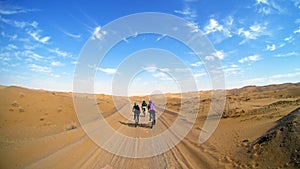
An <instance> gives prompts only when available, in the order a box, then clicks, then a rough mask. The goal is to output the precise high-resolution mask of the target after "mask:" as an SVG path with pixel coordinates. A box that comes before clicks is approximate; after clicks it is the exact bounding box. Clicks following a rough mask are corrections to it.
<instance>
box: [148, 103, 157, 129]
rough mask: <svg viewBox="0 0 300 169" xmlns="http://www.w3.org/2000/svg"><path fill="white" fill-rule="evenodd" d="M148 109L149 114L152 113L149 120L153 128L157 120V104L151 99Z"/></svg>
mask: <svg viewBox="0 0 300 169" xmlns="http://www.w3.org/2000/svg"><path fill="white" fill-rule="evenodd" d="M148 110H149V114H150V119H149V121H151V122H152V125H151V128H152V126H153V125H155V122H156V120H155V114H156V112H155V105H154V103H152V101H151V100H150V101H149V104H148Z"/></svg>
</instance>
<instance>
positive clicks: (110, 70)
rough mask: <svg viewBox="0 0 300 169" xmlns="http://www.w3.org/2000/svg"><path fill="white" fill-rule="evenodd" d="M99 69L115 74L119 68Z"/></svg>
mask: <svg viewBox="0 0 300 169" xmlns="http://www.w3.org/2000/svg"><path fill="white" fill-rule="evenodd" d="M97 70H99V71H101V72H103V73H107V74H115V73H116V72H117V69H113V68H97Z"/></svg>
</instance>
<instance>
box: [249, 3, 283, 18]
mask: <svg viewBox="0 0 300 169" xmlns="http://www.w3.org/2000/svg"><path fill="white" fill-rule="evenodd" d="M254 6H255V7H256V10H257V12H258V13H260V14H264V15H269V14H274V13H282V12H284V9H283V8H282V7H281V6H280V5H278V4H277V3H276V2H275V1H273V0H256V2H255V4H254Z"/></svg>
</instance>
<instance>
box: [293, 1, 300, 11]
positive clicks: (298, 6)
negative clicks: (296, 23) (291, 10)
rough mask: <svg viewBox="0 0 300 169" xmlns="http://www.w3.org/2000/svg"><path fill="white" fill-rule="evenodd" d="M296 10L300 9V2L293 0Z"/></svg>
mask: <svg viewBox="0 0 300 169" xmlns="http://www.w3.org/2000/svg"><path fill="white" fill-rule="evenodd" d="M292 1H293V2H294V5H295V7H296V8H298V9H300V0H292Z"/></svg>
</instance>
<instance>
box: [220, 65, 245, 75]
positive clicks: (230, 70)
mask: <svg viewBox="0 0 300 169" xmlns="http://www.w3.org/2000/svg"><path fill="white" fill-rule="evenodd" d="M222 70H223V72H224V73H225V75H226V76H231V75H236V74H240V73H241V72H242V70H241V68H240V67H239V66H238V65H236V64H231V65H226V66H223V67H222Z"/></svg>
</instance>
